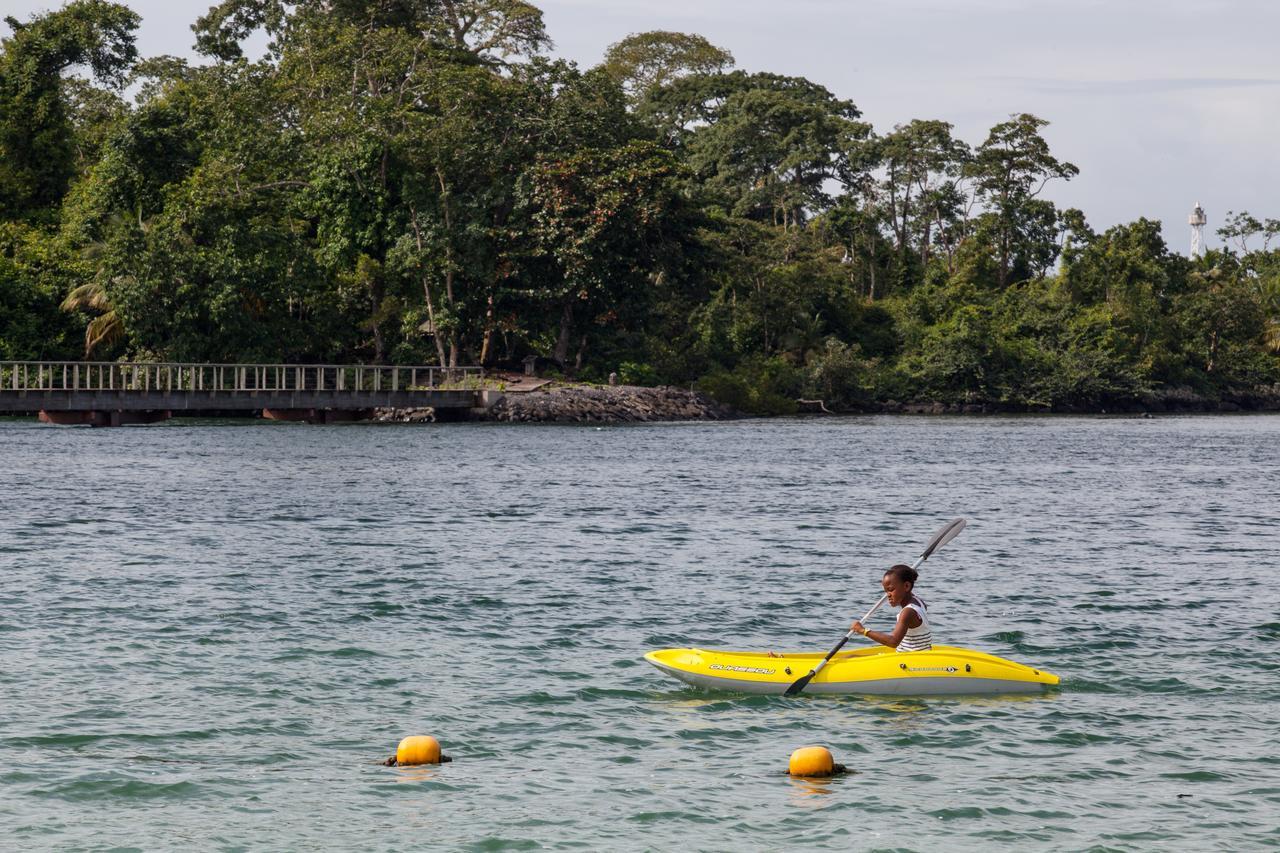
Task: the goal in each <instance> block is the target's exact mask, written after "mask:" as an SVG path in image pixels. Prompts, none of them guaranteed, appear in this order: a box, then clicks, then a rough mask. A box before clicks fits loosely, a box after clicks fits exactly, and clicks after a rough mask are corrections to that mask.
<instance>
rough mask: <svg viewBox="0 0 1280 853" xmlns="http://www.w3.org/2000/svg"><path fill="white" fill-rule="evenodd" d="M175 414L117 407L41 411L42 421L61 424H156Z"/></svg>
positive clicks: (112, 425)
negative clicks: (93, 409) (70, 410)
mask: <svg viewBox="0 0 1280 853" xmlns="http://www.w3.org/2000/svg"><path fill="white" fill-rule="evenodd" d="M172 416H173V413H172V412H167V411H148V412H125V411H120V410H116V409H112V410H108V411H72V412H48V411H45V410H43V409H41V411H40V422H41V423H46V424H59V425H61V426H83V425H88V426H95V427H114V426H126V425H128V424H154V423H159V422H160V421H167V420H169V418H170V417H172Z"/></svg>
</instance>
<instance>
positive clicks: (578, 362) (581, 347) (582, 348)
mask: <svg viewBox="0 0 1280 853" xmlns="http://www.w3.org/2000/svg"><path fill="white" fill-rule="evenodd" d="M586 355H587V336H586V335H585V334H583V336H582V342H581V343H579V344H578V354H577V355H576V356H574V359H573V375H574V376H577V375H578V371H580V370H582V360H583V359H584V358H586Z"/></svg>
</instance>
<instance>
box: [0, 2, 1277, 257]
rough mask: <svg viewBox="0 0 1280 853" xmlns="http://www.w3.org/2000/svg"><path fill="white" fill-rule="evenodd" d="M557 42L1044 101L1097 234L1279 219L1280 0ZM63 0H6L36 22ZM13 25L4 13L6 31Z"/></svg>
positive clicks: (901, 110) (932, 115)
mask: <svg viewBox="0 0 1280 853" xmlns="http://www.w3.org/2000/svg"><path fill="white" fill-rule="evenodd" d="M126 2H127V4H128V5H129V6H131V7H132V8H133V9H134V10H135V11H136V12H138V13H139V14H140V15H142V18H143V24H142V29H141V31H140V33H139V37H138V47H139V50H140V51H141V53H142V54H143V55H148V56H149V55H155V54H161V53H171V54H175V55H179V56H191V55H192V54H191V50H190V46H191V42H192V35H191V31H190V25H191V23H192V22H193V21H194V20H195V18H196V17H198V16H199V15H200V14H201V13H203V11H204V10H205V9H207V8H208V2H207V0H206V2H201V0H126ZM534 2H535V4H536V5H538V6H539V7H540V8H541V9H542V10H543V12H544V14H545V19H546V24H547V29H548V31H549V32H550V34H551V37H552V38H553V39H554V40H555V43H556V44H555V48H554V50H553V51H552V53H553V54H555V55H557V56H562V57H565V58H568V59H572V60H575V61H576V62H578V63H579V64H581V65H583V66H584V67H585V66H590V65H594V64H596V63H597V62H599V61H600V59H601V57H602V56H603V54H604V52H605V50H606V49H607V48H608V46H609V45H610V44H612V43H614V42H616V41H618V40H619V39H621V38H623V37H624V36H626V35H627V34H629V33H633V32H642V31H645V30H677V31H681V32H694V33H699V34H701V35H703V36H705V37H707V38H708V39H710V40H711V41H712V42H713V43H714V44H716V45H719V46H720V47H723V48H726V49H727V50H729V51H730V52H731V53H732V54H733V55H734V57H735V59H736V60H737V66H738V67H739V68H742V69H745V70H748V71H770V72H774V73H778V74H787V75H796V76H803V77H807V78H809V79H810V80H813V81H814V82H817V83H820V84H822V85H824V86H826V87H827V88H828V89H830V90H831V91H832V92H834V93H835V94H836V95H837V96H839V97H841V98H847V99H849V100H852V101H853V102H854V103H855V104H856V105H857V106H858V108H859V109H860V110H862V112H863V117H864V118H865V119H866V120H867V121H869V122H871V124H872V125H873V126H874V127H875V129H876V130H877V131H879V132H886V131H889V130H891V129H892V128H893V126H894V125H896V124H900V123H905V122H908V121H910V120H912V119H916V118H928V119H942V120H945V121H948V122H951V123H952V124H953V125H955V128H956V131H955V132H956V134H957V135H958V136H960V137H961V138H963V139H965V140H966V141H968V142H969V143H970V144H973V145H977V144H979V143H981V142H982V140H983V139H984V138H985V136H986V132H987V130H988V129H989V128H990V127H991V126H992V125H994V124H996V123H997V122H1000V121H1004V120H1005V119H1006V118H1008V116H1009V115H1010V114H1012V113H1020V112H1030V113H1034V114H1035V115H1038V116H1040V117H1041V118H1044V119H1047V120H1048V121H1049V122H1051V124H1050V125H1049V127H1047V128H1046V129H1045V131H1044V135H1045V137H1046V139H1047V140H1048V141H1049V144H1050V146H1051V148H1052V150H1053V153H1054V155H1055V156H1057V157H1058V158H1059V159H1061V160H1067V161H1070V162H1072V163H1074V164H1075V165H1077V166H1078V167H1079V168H1080V176H1079V177H1077V178H1076V179H1074V180H1073V181H1071V182H1069V183H1062V182H1059V183H1057V184H1055V185H1052V186H1051V188H1050V189H1048V190H1046V193H1045V194H1046V196H1047V197H1049V198H1051V199H1052V200H1053V201H1054V202H1056V203H1057V204H1058V205H1059V206H1060V207H1078V208H1080V209H1081V210H1083V211H1084V212H1085V214H1086V216H1087V217H1088V219H1089V222H1090V223H1091V224H1092V225H1093V227H1094V228H1095V229H1096V230H1099V231H1101V230H1103V229H1105V228H1108V227H1110V226H1112V225H1117V224H1121V223H1124V222H1130V221H1132V220H1134V219H1137V218H1138V217H1141V216H1145V217H1147V218H1149V219H1159V220H1161V221H1162V222H1163V223H1164V233H1165V239H1166V240H1167V241H1168V242H1169V245H1170V247H1171V248H1173V249H1175V250H1177V251H1182V252H1185V251H1186V250H1187V249H1188V248H1189V246H1190V239H1191V238H1190V229H1189V227H1188V226H1187V224H1186V223H1187V216H1188V214H1189V213H1190V212H1191V208H1192V206H1193V205H1194V204H1195V203H1196V202H1200V203H1201V204H1202V205H1203V206H1204V208H1205V210H1206V212H1207V213H1208V216H1209V228H1208V233H1207V234H1206V237H1207V238H1208V239H1207V240H1206V242H1207V243H1208V245H1209V246H1217V245H1220V241H1219V239H1218V237H1217V236H1216V234H1213V233H1212V232H1213V231H1214V230H1216V229H1217V228H1218V227H1220V226H1221V225H1222V223H1223V220H1224V218H1225V216H1226V214H1227V212H1228V211H1229V210H1234V211H1241V210H1248V211H1250V212H1251V213H1253V214H1254V215H1256V216H1259V217H1277V218H1280V50H1277V34H1280V2H1278V1H1277V0H1201V2H1191V0H1107V2H1103V0H1069V2H1068V0H540V2H539V0H534ZM59 5H61V4H60V3H58V2H56V0H0V10H3V13H4V14H9V15H14V16H16V17H18V18H19V19H25V18H27V17H28V16H30V15H31V14H32V13H34V12H37V11H41V10H44V9H48V8H56V7H57V6H59ZM5 30H7V28H5V27H3V25H0V32H3V31H5Z"/></svg>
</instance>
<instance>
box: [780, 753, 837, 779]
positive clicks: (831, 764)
mask: <svg viewBox="0 0 1280 853" xmlns="http://www.w3.org/2000/svg"><path fill="white" fill-rule="evenodd" d="M835 771H836V763H835V759H833V758H832V757H831V750H829V749H827V748H826V747H825V746H802V747H800V748H799V749H797V750H796V751H795V752H793V753H791V761H790V763H789V764H788V765H787V772H788V773H790V774H791V775H792V776H831V775H833V774H834V773H835Z"/></svg>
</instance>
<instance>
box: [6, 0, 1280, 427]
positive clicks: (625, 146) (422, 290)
mask: <svg viewBox="0 0 1280 853" xmlns="http://www.w3.org/2000/svg"><path fill="white" fill-rule="evenodd" d="M6 22H7V24H8V26H9V28H10V30H11V33H10V34H9V35H8V36H7V37H6V38H5V39H4V40H3V42H0V358H4V359H67V358H79V357H84V358H93V359H98V360H103V359H106V360H110V359H116V358H126V357H127V358H134V359H154V360H175V361H176V360H193V361H271V362H276V361H279V362H318V361H324V362H350V361H364V362H379V363H383V362H395V363H419V364H422V363H440V364H446V365H457V364H466V363H480V364H485V365H490V366H493V365H503V364H508V365H509V364H514V363H516V362H517V361H518V360H519V359H521V358H523V357H524V356H527V355H530V354H533V355H538V356H541V357H543V358H545V359H548V360H550V361H552V362H554V363H555V364H557V365H559V369H560V370H561V371H562V372H563V373H564V374H565V375H569V376H577V377H580V378H583V379H588V380H590V379H599V378H600V377H602V376H604V375H606V374H608V373H609V372H611V371H615V370H616V371H618V372H620V373H621V375H622V378H623V379H624V380H626V381H630V382H640V383H654V382H672V383H680V384H693V383H697V384H699V385H700V386H701V387H702V388H704V389H706V390H708V391H710V392H712V393H713V394H715V395H717V396H719V397H721V398H722V399H724V400H726V401H728V402H732V403H734V404H736V405H738V406H740V407H743V408H746V409H749V410H755V411H764V412H785V411H789V410H791V409H793V408H794V406H795V401H796V399H797V398H806V397H818V398H821V399H823V400H825V401H826V402H827V404H828V405H829V406H833V407H834V406H843V407H859V406H868V405H874V404H876V403H879V402H883V401H886V400H900V401H905V400H931V401H942V402H945V403H959V404H983V405H995V406H1001V407H1013V408H1035V409H1043V408H1080V407H1085V408H1087V407H1104V406H1107V405H1111V404H1113V403H1114V402H1116V401H1124V400H1130V399H1136V398H1138V397H1140V396H1142V395H1144V394H1150V393H1152V392H1159V391H1161V390H1167V389H1173V388H1182V387H1185V388H1188V389H1191V390H1193V391H1195V392H1197V393H1200V394H1204V395H1207V396H1211V397H1212V396H1218V395H1223V394H1238V393H1249V392H1252V391H1255V390H1256V389H1258V388H1261V387H1265V386H1269V385H1273V384H1274V383H1276V382H1277V380H1278V379H1280V366H1278V364H1280V362H1278V358H1277V351H1278V350H1280V241H1276V239H1275V238H1276V237H1277V235H1280V222H1277V221H1276V220H1266V221H1260V220H1257V219H1255V218H1254V217H1253V216H1251V215H1249V214H1247V213H1242V214H1238V215H1233V216H1231V217H1230V219H1229V221H1228V222H1227V224H1226V226H1225V227H1224V228H1223V229H1222V230H1221V232H1220V233H1221V234H1222V236H1223V238H1224V240H1225V242H1226V243H1227V246H1228V247H1227V248H1225V249H1223V250H1221V251H1214V252H1210V253H1209V254H1208V255H1207V256H1206V257H1204V258H1202V259H1197V260H1189V259H1187V258H1185V257H1182V256H1180V255H1178V254H1175V253H1173V252H1171V251H1170V250H1169V249H1168V247H1167V246H1166V245H1165V244H1164V242H1163V241H1162V239H1161V236H1160V228H1159V223H1156V222H1153V221H1149V220H1146V219H1140V220H1138V221H1136V222H1133V223H1130V224H1128V225H1122V226H1118V227H1115V228H1111V229H1109V230H1107V231H1105V232H1104V233H1101V234H1098V233H1095V231H1094V230H1093V229H1091V228H1090V226H1089V225H1088V223H1087V221H1086V218H1085V216H1084V214H1083V213H1082V212H1080V211H1078V210H1060V209H1058V208H1057V207H1056V206H1055V205H1054V204H1053V203H1052V202H1051V201H1049V200H1048V199H1047V198H1046V196H1045V190H1046V187H1048V186H1049V185H1050V184H1052V183H1053V182H1055V181H1065V180H1070V179H1071V178H1072V177H1074V176H1075V175H1076V174H1077V173H1078V170H1077V169H1076V167H1075V166H1073V165H1072V164H1071V163H1068V162H1066V161H1064V160H1060V159H1059V158H1058V157H1057V156H1056V155H1055V154H1054V153H1053V152H1051V151H1050V149H1049V146H1048V145H1047V144H1046V142H1045V139H1044V137H1043V135H1042V133H1041V131H1042V130H1043V128H1044V126H1045V124H1046V122H1045V121H1044V120H1042V119H1040V118H1038V117H1036V116H1033V115H1028V114H1022V115H1014V116H1011V117H1009V118H1008V120H1006V121H1001V122H999V123H997V124H996V125H995V126H994V127H992V128H991V130H990V133H989V134H988V135H987V137H986V138H985V139H983V140H982V141H980V142H978V143H977V144H970V143H967V142H966V141H964V140H961V139H958V138H956V137H955V136H954V134H953V132H952V131H953V129H952V127H951V125H949V124H947V123H946V122H942V121H931V120H917V121H912V122H910V123H908V124H905V125H900V126H897V127H894V128H892V129H891V130H888V131H881V132H877V131H876V130H875V129H873V128H872V127H871V126H870V125H869V124H868V123H866V122H865V121H863V120H862V116H861V114H860V112H859V110H858V109H857V107H856V106H855V105H854V104H853V103H852V102H850V101H847V100H844V99H842V98H839V97H837V96H836V95H835V94H833V93H832V92H830V91H828V90H827V89H826V88H824V87H823V86H821V85H819V84H817V83H814V82H812V81H809V80H806V79H803V78H799V77H788V76H782V75H777V74H771V73H765V72H748V71H744V70H740V69H737V68H736V67H735V62H734V59H733V57H732V56H731V55H730V54H729V53H728V52H727V51H725V50H723V49H721V48H718V47H716V46H715V45H712V44H710V43H709V42H708V41H707V40H706V39H704V38H702V37H700V36H696V35H688V34H682V33H671V32H650V33H641V34H636V35H631V36H628V37H627V38H625V39H623V40H622V41H620V42H618V43H617V44H615V45H613V46H612V47H611V48H610V50H609V51H608V53H607V55H606V57H605V60H604V61H603V62H602V63H601V64H600V65H599V66H597V67H595V68H590V69H585V70H584V69H582V68H579V67H578V66H576V65H574V64H573V63H570V62H565V61H562V60H557V59H554V58H552V57H551V56H549V54H548V51H549V50H550V47H551V40H550V38H549V36H548V34H547V32H546V30H545V28H544V25H543V20H542V15H541V12H540V11H539V10H538V9H537V8H536V7H535V6H533V5H531V4H529V3H527V2H523V0H291V2H287V3H286V2H282V0H224V1H223V2H222V3H221V4H220V5H217V6H214V7H212V8H210V9H209V11H208V13H207V14H205V15H204V16H203V17H201V18H200V19H199V20H198V21H197V22H196V23H195V24H194V26H193V30H194V34H195V44H196V47H197V49H198V51H199V52H200V53H202V54H203V55H204V56H205V57H207V59H208V61H207V62H206V63H205V64H199V65H192V64H188V63H186V62H184V61H182V60H179V59H175V58H173V57H156V58H150V59H141V58H140V57H139V56H138V54H137V51H136V49H135V46H134V33H135V32H136V30H137V28H138V26H139V24H140V21H139V19H138V17H137V15H135V14H134V13H133V12H131V11H130V10H129V9H128V8H127V7H125V6H123V5H119V4H116V3H111V2H107V0H75V2H72V3H69V4H68V5H66V6H65V7H64V8H62V9H61V10H59V11H56V12H51V13H47V14H43V15H39V16H35V17H33V18H31V19H30V20H27V21H18V20H15V19H12V18H8V19H6ZM260 32H265V33H266V35H267V37H268V38H269V47H268V48H267V51H266V54H265V56H264V57H263V58H262V59H260V60H258V61H251V60H249V59H247V58H246V57H245V55H244V44H245V42H246V40H247V39H249V38H251V37H253V36H254V34H256V33H260ZM1273 243H1277V244H1278V245H1276V246H1275V247H1273V246H1272V244H1273Z"/></svg>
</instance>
